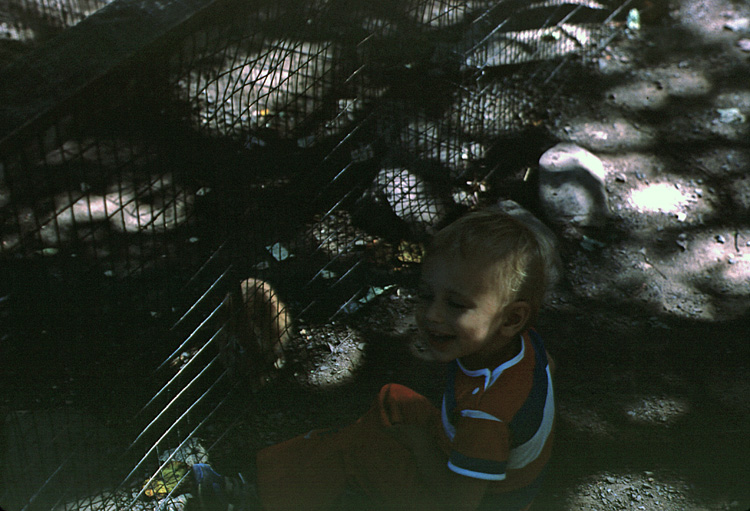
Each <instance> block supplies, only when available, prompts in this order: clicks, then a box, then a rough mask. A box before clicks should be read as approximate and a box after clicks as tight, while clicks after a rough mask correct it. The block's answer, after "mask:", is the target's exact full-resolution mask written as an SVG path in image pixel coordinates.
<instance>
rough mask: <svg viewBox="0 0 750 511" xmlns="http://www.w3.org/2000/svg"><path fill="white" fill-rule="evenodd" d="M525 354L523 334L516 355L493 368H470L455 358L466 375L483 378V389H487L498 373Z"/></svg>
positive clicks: (517, 361) (515, 362) (518, 360)
mask: <svg viewBox="0 0 750 511" xmlns="http://www.w3.org/2000/svg"><path fill="white" fill-rule="evenodd" d="M525 354H526V340H525V339H524V338H523V335H522V336H521V351H519V352H518V355H516V356H515V357H513V358H511V359H510V360H508V361H507V362H503V363H502V364H500V365H499V366H497V367H496V368H494V369H488V368H482V369H476V370H471V369H467V368H466V367H464V365H463V364H462V363H461V360H460V359H456V363H457V364H458V367H459V369H461V371H462V372H463V373H464V374H465V375H466V376H471V377H472V378H484V390H487V389H488V388H490V385H492V384H493V383H495V382H496V381H497V379H498V378H499V377H500V375H501V374H502V373H503V371H505V370H506V369H508V368H509V367H513V366H514V365H516V364H517V363H519V362H520V361H521V360H523V357H524V355H525Z"/></svg>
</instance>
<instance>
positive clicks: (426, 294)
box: [416, 255, 517, 369]
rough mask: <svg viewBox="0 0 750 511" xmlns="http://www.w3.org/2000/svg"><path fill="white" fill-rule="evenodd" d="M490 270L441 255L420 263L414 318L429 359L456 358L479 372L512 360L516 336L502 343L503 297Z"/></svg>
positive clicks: (442, 360) (503, 335)
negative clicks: (417, 304) (420, 274)
mask: <svg viewBox="0 0 750 511" xmlns="http://www.w3.org/2000/svg"><path fill="white" fill-rule="evenodd" d="M472 263H473V264H472ZM492 270H493V268H492V267H491V266H489V265H486V264H479V263H478V262H477V261H461V260H455V259H453V258H449V257H446V256H441V255H434V256H432V257H430V258H428V260H427V261H426V262H425V265H424V266H423V268H422V281H421V284H420V304H419V306H418V308H417V314H416V315H417V323H418V324H419V327H420V330H421V331H422V334H423V336H424V337H425V338H424V341H426V344H427V346H426V347H427V349H428V350H429V353H428V356H429V358H432V359H434V360H436V361H440V362H448V361H451V360H453V359H456V358H461V362H462V363H463V364H464V365H465V366H466V367H468V368H470V369H479V368H482V367H489V365H488V364H496V365H499V364H500V363H502V362H504V361H505V360H507V359H510V358H512V357H513V356H514V355H515V354H516V353H515V352H512V351H513V349H514V346H517V336H515V335H514V336H512V337H509V338H506V334H505V332H504V329H503V328H502V325H503V322H504V313H503V304H502V303H501V295H502V293H500V292H499V290H498V289H497V278H496V276H495V274H494V272H493V271H492ZM514 341H515V342H514ZM503 359H505V360H503ZM472 366H474V367H472Z"/></svg>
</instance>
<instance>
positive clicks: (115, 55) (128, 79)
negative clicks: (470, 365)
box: [0, 0, 627, 510]
mask: <svg viewBox="0 0 750 511" xmlns="http://www.w3.org/2000/svg"><path fill="white" fill-rule="evenodd" d="M20 5H21V4H13V5H12V6H11V7H13V9H19V8H20V7H19V6H20ZM626 5H627V4H617V5H613V4H611V3H599V2H595V1H593V0H569V1H564V0H547V1H541V2H532V3H529V2H517V1H502V2H485V1H483V0H476V1H474V0H466V1H459V0H450V1H449V0H414V1H410V2H375V3H372V2H370V3H361V4H360V3H351V2H343V1H336V0H316V1H310V2H304V3H303V2H295V1H291V0H289V1H284V2H279V1H277V0H274V1H262V0H261V1H256V2H244V1H243V2H239V1H233V0H222V1H216V2H210V1H204V0H194V1H192V2H187V1H185V2H161V3H156V2H154V3H149V2H134V1H128V0H116V1H115V2H114V3H112V4H110V5H108V6H106V7H104V8H102V9H100V10H99V11H97V12H96V13H95V14H93V15H91V16H89V17H88V18H87V19H86V20H85V21H83V22H81V23H79V24H78V25H77V26H76V27H75V28H72V29H68V30H65V31H63V32H62V33H60V34H59V35H57V36H56V37H55V38H54V39H51V40H49V41H48V42H47V43H45V45H42V46H41V47H40V49H38V50H37V51H36V52H35V53H34V54H33V55H32V56H31V57H30V58H29V59H21V60H17V61H14V62H13V63H12V64H11V65H9V66H7V67H5V68H4V69H3V70H2V72H0V84H3V85H2V86H0V95H2V98H3V99H4V104H5V106H4V107H3V109H2V111H1V112H0V114H2V115H0V123H1V125H0V127H2V133H1V138H0V151H1V152H0V276H1V277H2V279H1V280H0V318H1V319H2V321H3V328H2V331H1V332H0V335H2V341H1V342H2V345H1V346H2V351H3V353H2V358H3V360H4V361H5V363H6V365H7V370H4V371H3V374H2V376H0V378H1V379H2V381H3V385H4V387H3V388H7V389H8V390H9V391H8V392H4V397H3V402H2V403H1V405H2V407H3V408H2V411H3V412H4V413H5V415H6V421H5V426H4V429H3V441H4V444H3V445H4V447H3V449H1V450H0V453H4V454H3V455H2V456H3V457H2V460H3V471H2V473H3V479H2V481H3V485H2V490H0V504H1V505H2V506H3V507H4V508H6V509H9V510H16V509H52V508H54V509H108V510H109V509H135V508H144V509H157V508H159V509H167V508H171V509H182V508H183V507H184V506H185V497H184V494H183V495H182V496H178V494H180V493H182V492H183V491H184V487H183V490H180V485H177V484H167V483H168V482H165V479H169V478H170V477H171V478H172V479H175V480H179V479H180V478H186V477H187V475H186V472H184V471H183V470H182V468H184V466H189V465H190V464H191V463H196V462H200V461H205V460H206V459H207V458H208V456H209V454H210V452H211V445H212V442H215V441H217V439H218V438H220V437H221V435H222V432H216V431H213V433H211V434H207V433H206V426H207V425H208V424H211V421H212V420H213V419H214V418H215V417H216V416H217V415H219V414H221V413H222V406H223V405H224V404H225V403H226V402H227V400H229V399H231V396H232V395H233V394H232V393H233V392H234V391H233V389H237V388H241V389H251V390H252V389H258V388H261V387H262V385H263V383H264V381H265V380H266V379H267V378H268V377H269V376H271V375H273V374H275V373H278V372H279V369H280V368H281V367H283V366H284V363H285V356H286V355H285V348H286V347H287V346H288V345H289V343H290V342H292V339H293V338H294V337H295V335H296V333H295V330H294V324H295V321H297V320H299V319H300V318H306V319H307V320H310V321H313V320H317V321H325V320H327V319H330V318H332V317H335V316H337V315H341V314H348V313H350V312H351V311H353V310H356V309H358V308H360V307H361V306H362V304H365V303H366V302H367V301H368V299H369V297H371V296H372V295H373V293H376V292H377V291H376V289H379V288H378V287H377V286H383V285H386V284H388V283H390V282H393V281H395V280H398V279H399V278H401V277H400V276H401V275H403V274H404V273H408V269H409V268H411V267H412V266H413V265H414V264H415V263H418V262H419V246H420V243H422V242H423V241H424V240H426V239H427V238H428V237H429V235H430V234H431V233H432V232H434V230H435V229H437V228H439V227H440V226H441V225H443V224H445V223H447V222H449V221H450V220H451V219H452V218H455V216H457V215H459V214H461V212H462V211H465V210H466V209H467V208H470V207H472V206H473V205H474V204H475V201H476V198H477V194H478V193H480V191H481V190H482V189H483V187H485V186H487V185H486V183H487V182H488V181H489V180H491V177H492V175H493V173H495V172H497V171H498V168H499V167H498V164H497V159H498V151H499V149H498V148H499V147H502V143H503V139H504V137H506V136H508V135H510V134H514V133H518V132H520V131H523V130H525V129H528V128H529V127H535V126H539V125H542V124H543V123H544V122H545V120H546V118H547V115H548V111H547V104H548V101H549V99H550V98H551V97H552V96H554V94H556V93H559V91H560V90H561V89H560V88H559V83H557V81H556V80H558V79H559V78H560V76H561V72H564V70H565V69H566V68H567V67H572V66H582V65H585V64H586V62H588V61H589V60H590V59H591V58H592V57H595V56H596V55H598V53H599V51H600V50H601V48H602V47H603V46H604V45H606V44H607V42H608V40H609V39H610V38H611V37H613V35H614V34H615V33H616V32H617V30H619V28H618V23H617V20H618V19H619V18H618V16H619V15H620V14H621V13H622V12H623V9H625V7H626ZM33 6H34V8H35V9H40V10H44V11H45V12H47V11H49V10H50V9H52V10H55V9H58V10H57V11H56V12H59V13H62V14H59V15H57V14H56V15H54V17H55V20H57V19H58V18H59V19H60V20H62V21H61V23H60V24H61V25H65V26H67V25H72V24H73V21H77V20H78V19H80V18H81V16H78V15H74V14H71V13H88V12H89V11H92V10H93V9H94V7H98V4H97V6H93V5H92V6H89V5H88V4H87V5H86V6H82V5H79V4H75V5H73V4H63V3H60V4H59V6H58V5H57V4H56V5H55V6H52V5H42V4H33ZM13 9H9V11H8V12H10V13H11V14H13V13H14V12H16V11H14V10H13ZM19 12H20V11H19ZM24 12H25V11H24ZM21 21H22V20H21ZM18 23H20V21H19V22H18ZM55 23H57V21H55ZM53 24H54V23H53ZM404 270H407V271H406V272H405V271H404ZM208 437H210V438H212V439H213V440H211V441H209V442H205V441H204V442H202V443H201V442H199V441H198V438H208ZM173 482H174V481H173ZM144 496H145V497H152V498H151V499H146V500H144Z"/></svg>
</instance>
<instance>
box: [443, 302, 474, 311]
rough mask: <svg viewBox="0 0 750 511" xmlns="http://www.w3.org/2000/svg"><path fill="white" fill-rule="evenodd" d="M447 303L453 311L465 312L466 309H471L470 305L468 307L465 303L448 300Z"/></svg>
mask: <svg viewBox="0 0 750 511" xmlns="http://www.w3.org/2000/svg"><path fill="white" fill-rule="evenodd" d="M447 303H448V307H450V308H452V309H458V310H464V309H468V308H469V307H468V305H466V304H465V303H461V302H457V301H455V300H448V302H447Z"/></svg>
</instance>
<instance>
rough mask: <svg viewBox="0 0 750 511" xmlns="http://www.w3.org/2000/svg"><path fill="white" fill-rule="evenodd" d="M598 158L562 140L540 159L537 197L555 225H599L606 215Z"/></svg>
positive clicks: (602, 177) (604, 195)
mask: <svg viewBox="0 0 750 511" xmlns="http://www.w3.org/2000/svg"><path fill="white" fill-rule="evenodd" d="M605 176H606V172H605V170H604V165H603V164H602V162H601V160H600V159H599V158H598V157H597V156H596V155H594V154H593V153H591V152H589V151H587V150H586V149H583V148H582V147H579V146H577V145H575V144H570V143H561V144H557V145H556V146H555V147H553V148H551V149H549V150H548V151H547V152H545V153H544V154H543V155H542V157H541V158H540V159H539V198H540V201H541V205H542V209H543V211H544V213H545V214H546V215H547V216H548V217H549V220H550V221H552V222H555V223H557V224H561V225H564V224H572V225H575V226H579V227H601V226H603V225H604V224H605V223H606V221H607V218H608V217H609V208H608V206H607V194H606V189H605V185H604V179H605Z"/></svg>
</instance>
